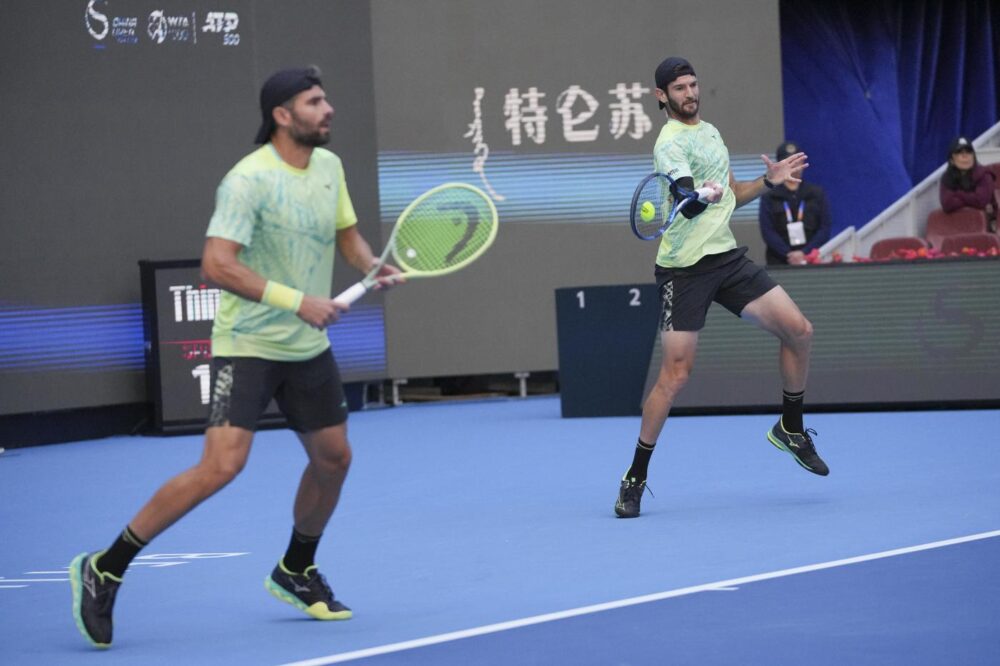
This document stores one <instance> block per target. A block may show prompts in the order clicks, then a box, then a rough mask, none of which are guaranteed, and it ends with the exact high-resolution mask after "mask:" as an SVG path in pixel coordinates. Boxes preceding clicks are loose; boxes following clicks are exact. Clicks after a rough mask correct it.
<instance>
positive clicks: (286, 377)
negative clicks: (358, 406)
mask: <svg viewBox="0 0 1000 666" xmlns="http://www.w3.org/2000/svg"><path fill="white" fill-rule="evenodd" d="M272 398H273V399H274V400H275V401H276V402H277V403H278V408H279V409H280V410H281V413H282V414H284V415H285V418H286V419H288V426H289V427H290V428H291V429H292V430H295V431H297V432H312V431H314V430H319V429H321V428H326V427H328V426H335V425H340V424H341V423H343V422H344V421H346V420H347V399H346V397H345V395H344V386H343V384H342V383H341V381H340V371H339V370H338V369H337V362H336V361H335V360H334V358H333V352H331V351H330V350H329V349H327V350H326V351H324V352H323V353H321V354H319V355H318V356H315V357H314V358H311V359H309V360H306V361H270V360H267V359H263V358H254V357H249V356H239V357H221V356H217V357H215V358H213V359H212V404H211V411H210V413H209V417H208V425H209V427H211V426H222V425H232V426H237V427H239V428H244V429H246V430H251V431H253V430H256V429H257V420H258V419H259V418H260V415H261V414H263V413H264V410H265V409H267V406H268V404H270V402H271V399H272Z"/></svg>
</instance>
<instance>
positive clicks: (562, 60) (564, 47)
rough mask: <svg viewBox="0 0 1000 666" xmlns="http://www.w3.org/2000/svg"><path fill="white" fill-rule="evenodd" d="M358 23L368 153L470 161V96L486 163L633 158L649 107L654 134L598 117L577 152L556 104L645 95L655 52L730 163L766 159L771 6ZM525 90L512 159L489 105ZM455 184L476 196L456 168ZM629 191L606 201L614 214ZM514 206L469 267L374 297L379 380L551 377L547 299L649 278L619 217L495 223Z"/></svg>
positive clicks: (648, 256)
mask: <svg viewBox="0 0 1000 666" xmlns="http://www.w3.org/2000/svg"><path fill="white" fill-rule="evenodd" d="M372 21H373V44H374V64H375V77H376V81H377V82H378V85H377V88H376V111H377V115H378V130H379V131H378V146H379V151H380V152H383V153H384V152H389V151H419V152H424V153H429V154H436V153H463V152H464V153H467V154H468V156H469V157H468V161H469V163H470V164H471V162H472V155H473V148H472V146H471V144H470V139H469V138H465V137H464V136H463V135H464V133H465V132H466V131H467V129H468V125H469V123H470V121H471V120H472V112H471V110H472V101H473V90H474V89H475V88H476V87H482V88H483V89H484V91H485V96H484V100H483V103H482V105H483V134H484V136H485V138H486V139H488V142H489V145H490V148H491V150H493V151H496V152H500V151H505V152H508V153H511V152H512V153H514V154H515V155H531V154H536V153H538V154H540V153H593V154H605V153H614V154H621V153H634V154H643V155H648V154H649V153H650V152H651V150H652V146H653V143H654V141H655V138H656V135H657V133H658V132H659V128H660V126H661V125H662V121H663V117H662V115H661V114H660V113H659V112H658V111H657V109H656V104H655V99H654V98H653V97H652V96H651V95H647V97H646V98H645V101H644V105H643V106H644V109H645V112H646V113H647V114H648V116H649V117H650V118H651V120H652V122H653V129H652V131H650V132H649V133H648V134H646V135H645V136H644V137H643V138H642V139H641V140H632V139H629V138H627V137H626V138H623V139H620V140H616V139H613V138H612V137H611V136H610V133H609V132H608V127H607V123H606V121H607V120H608V118H607V117H606V116H605V117H602V116H600V115H598V116H596V117H597V118H598V119H599V120H602V121H603V122H604V125H605V126H604V127H602V130H601V132H600V133H599V135H598V138H597V140H595V141H593V142H586V143H570V142H567V141H565V140H564V139H563V137H562V133H561V127H560V124H559V123H560V120H559V117H558V115H557V114H556V113H555V104H556V96H557V95H558V94H559V93H560V92H561V91H563V90H565V89H566V88H567V87H568V86H570V85H574V84H575V85H579V86H580V87H581V88H583V89H584V90H587V91H590V92H591V93H592V94H594V96H595V97H597V98H598V99H599V101H600V102H602V103H604V104H606V102H607V92H608V90H609V88H610V87H612V86H614V85H615V84H617V83H618V82H624V83H630V82H633V81H638V82H641V83H643V84H644V85H647V86H650V87H651V85H650V84H652V78H653V71H654V69H655V68H656V65H657V64H658V63H659V62H660V61H661V60H662V59H663V58H664V57H666V56H668V55H684V56H685V57H687V58H688V59H689V60H690V61H691V62H692V64H693V65H694V67H695V69H696V71H697V73H698V76H699V80H700V81H701V84H702V114H703V117H704V118H705V119H706V120H709V121H710V122H712V123H713V124H715V125H716V126H717V127H718V128H719V129H720V131H721V132H722V135H723V138H724V139H725V141H726V143H727V145H728V147H729V149H730V151H731V152H732V153H734V154H737V153H741V154H747V153H749V154H754V155H756V154H760V153H771V152H772V151H773V149H774V148H773V146H775V145H777V143H778V142H779V141H780V140H781V138H782V104H781V59H780V41H779V35H778V3H777V2H776V1H775V0H751V1H748V2H728V3H703V2H697V1H695V0H683V1H675V2H663V1H662V0H660V1H655V0H624V1H619V2H607V1H606V0H547V1H544V2H537V1H534V0H505V1H503V2H495V1H486V0H475V1H471V2H470V1H468V0H380V1H379V2H376V3H374V4H373V7H372ZM530 86H535V87H537V89H538V90H540V91H543V92H545V93H546V94H547V97H546V100H545V101H546V103H547V104H548V106H549V109H548V113H549V121H548V124H547V138H546V141H545V143H544V144H535V143H533V142H531V141H528V140H524V141H523V143H522V144H521V145H520V146H512V145H511V141H510V140H509V138H508V136H507V133H506V131H505V128H504V116H503V114H502V113H501V112H500V109H501V108H502V99H503V96H504V95H505V93H506V92H507V91H508V90H509V89H511V88H518V89H519V90H520V91H521V92H525V91H526V90H527V89H528V88H529V87H530ZM604 108H606V106H605V107H604ZM597 177H598V178H599V177H600V175H599V174H597ZM465 179H466V180H467V181H468V182H471V183H474V184H477V185H478V184H480V183H479V179H478V176H477V175H475V174H473V173H472V172H471V171H469V172H468V173H467V174H466V176H465ZM636 180H638V179H636ZM528 186H530V184H527V185H525V187H528ZM383 189H385V188H383ZM506 194H507V195H510V194H512V193H511V192H510V191H507V192H506ZM631 194H632V192H631V188H629V189H627V190H623V191H621V192H620V198H621V204H622V208H623V209H624V210H626V211H627V206H628V201H629V199H630V197H631ZM513 195H514V196H513V197H509V199H508V201H507V202H498V210H499V213H500V218H501V227H500V233H499V236H498V240H497V242H496V244H495V245H494V247H492V248H491V249H490V250H489V252H488V253H487V255H486V256H485V257H484V258H483V259H481V260H480V261H479V263H478V264H477V265H475V266H473V267H471V268H468V269H466V270H464V271H463V272H462V273H461V274H457V275H455V276H453V277H450V278H444V279H440V280H435V281H434V283H433V284H431V283H429V281H428V283H427V284H418V283H416V282H414V283H413V284H411V285H408V286H407V287H405V289H400V290H398V291H397V292H396V293H393V294H391V295H390V296H389V297H388V310H387V320H386V327H387V336H388V338H387V350H388V358H389V372H390V375H392V376H393V377H420V376H438V375H448V374H473V373H492V372H512V371H517V370H547V369H554V368H556V366H557V356H556V343H555V307H554V300H553V292H554V289H555V288H557V287H563V286H571V285H596V284H620V283H632V282H637V281H649V280H652V267H653V259H654V256H655V251H656V248H655V244H653V243H642V242H640V241H637V240H636V239H635V238H634V237H632V235H631V234H630V233H629V232H628V228H627V220H626V219H625V217H624V216H623V217H622V218H621V219H620V221H618V222H616V223H614V224H610V223H605V224H586V225H582V224H581V225H567V224H564V223H553V224H540V223H524V222H520V221H519V220H518V217H517V213H511V212H509V211H511V203H512V200H516V195H517V192H514V193H513ZM608 222H611V220H608ZM737 234H738V237H739V238H740V240H741V241H743V242H749V243H750V244H751V245H752V247H753V254H752V256H758V257H759V256H760V255H761V254H762V253H761V252H760V249H759V248H760V240H759V233H758V231H757V228H756V225H741V228H740V229H738V232H737Z"/></svg>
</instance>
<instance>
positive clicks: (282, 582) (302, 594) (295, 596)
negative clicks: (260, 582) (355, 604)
mask: <svg viewBox="0 0 1000 666" xmlns="http://www.w3.org/2000/svg"><path fill="white" fill-rule="evenodd" d="M264 587H266V588H267V590H268V592H270V593H271V594H273V595H274V596H275V597H277V598H278V599H281V600H282V601H284V602H285V603H288V604H291V605H293V606H295V607H296V608H298V609H299V610H300V611H302V612H303V613H305V614H306V615H309V616H310V617H313V618H315V619H317V620H350V619H351V617H352V615H353V613H351V609H350V608H348V607H347V606H345V605H344V604H342V603H340V602H339V601H337V600H336V599H335V598H334V596H333V590H331V589H330V586H329V585H327V582H326V578H324V577H323V574H321V573H320V572H319V570H318V569H317V568H316V565H315V564H314V565H312V566H311V567H307V568H306V570H305V572H304V573H300V574H297V573H292V572H291V571H289V570H288V569H286V568H285V565H284V563H283V562H278V565H277V566H276V567H274V571H272V572H271V575H270V576H268V577H267V578H266V579H265V580H264Z"/></svg>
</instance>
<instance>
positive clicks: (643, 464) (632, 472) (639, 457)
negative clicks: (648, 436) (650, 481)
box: [625, 439, 656, 481]
mask: <svg viewBox="0 0 1000 666" xmlns="http://www.w3.org/2000/svg"><path fill="white" fill-rule="evenodd" d="M654 447H656V442H653V443H652V444H647V443H646V442H644V441H642V440H641V439H640V440H639V441H638V443H637V444H636V445H635V456H633V457H632V466H631V467H629V468H628V472H626V473H625V476H627V477H629V478H633V479H635V480H637V481H645V480H646V475H647V474H648V473H649V459H650V458H651V457H652V456H653V448H654Z"/></svg>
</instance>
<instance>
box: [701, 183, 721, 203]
mask: <svg viewBox="0 0 1000 666" xmlns="http://www.w3.org/2000/svg"><path fill="white" fill-rule="evenodd" d="M702 188H707V189H710V190H712V193H711V194H709V195H708V196H706V197H705V198H704V199H703V201H704V202H705V203H718V202H719V200H720V199H722V185H720V184H718V183H717V182H715V181H714V180H706V181H705V182H704V183H703V184H702Z"/></svg>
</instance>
